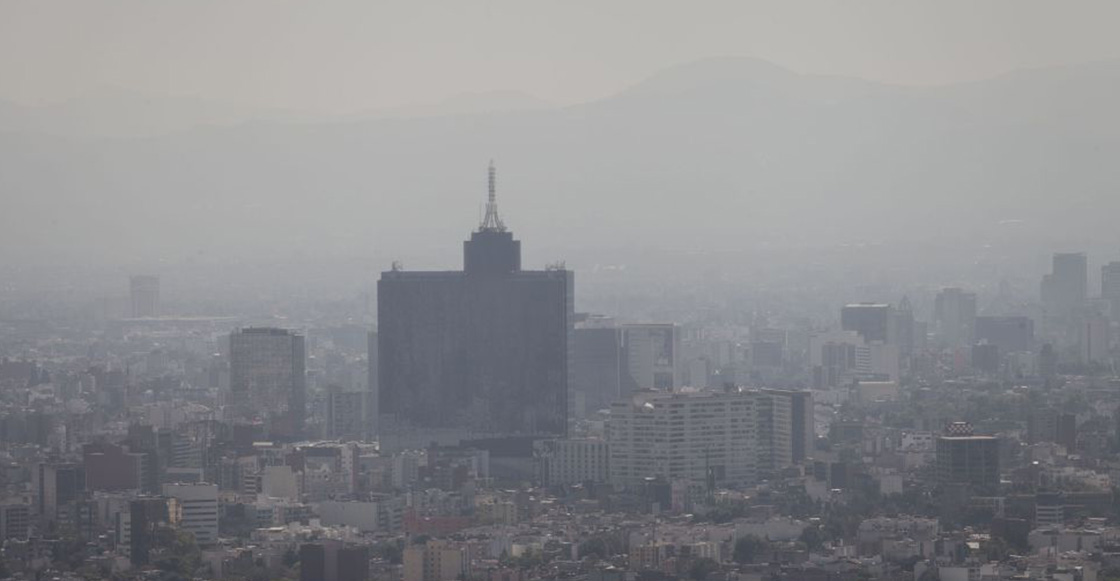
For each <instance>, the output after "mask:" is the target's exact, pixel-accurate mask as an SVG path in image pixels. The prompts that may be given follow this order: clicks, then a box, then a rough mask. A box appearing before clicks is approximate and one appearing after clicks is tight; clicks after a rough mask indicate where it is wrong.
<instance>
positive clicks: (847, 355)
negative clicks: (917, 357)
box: [809, 331, 901, 389]
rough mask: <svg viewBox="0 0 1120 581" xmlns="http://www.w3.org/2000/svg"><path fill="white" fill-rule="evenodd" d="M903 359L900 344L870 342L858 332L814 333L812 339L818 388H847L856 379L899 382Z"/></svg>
mask: <svg viewBox="0 0 1120 581" xmlns="http://www.w3.org/2000/svg"><path fill="white" fill-rule="evenodd" d="M900 359H901V357H900V354H899V349H898V346H897V345H893V344H890V343H884V342H882V341H874V342H871V343H868V342H867V341H865V340H864V339H863V337H862V336H861V335H860V334H859V333H858V332H857V331H832V332H827V333H815V334H813V335H812V336H810V338H809V365H810V368H811V369H812V372H813V386H814V387H815V388H817V389H825V388H830V387H837V386H840V385H847V384H851V383H852V382H853V381H855V380H857V379H866V380H875V381H896V380H897V379H898V378H899V373H900V366H901V362H900Z"/></svg>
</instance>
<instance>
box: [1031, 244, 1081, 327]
mask: <svg viewBox="0 0 1120 581" xmlns="http://www.w3.org/2000/svg"><path fill="white" fill-rule="evenodd" d="M1088 288H1089V266H1088V260H1087V259H1086V257H1085V253H1084V252H1069V253H1057V254H1054V259H1053V268H1052V272H1051V273H1050V274H1047V275H1045V276H1043V277H1042V284H1041V285H1040V289H1039V290H1040V294H1041V297H1042V306H1043V307H1044V308H1045V309H1046V313H1047V314H1048V315H1050V316H1054V317H1065V316H1069V315H1070V314H1072V313H1073V311H1074V310H1076V309H1077V308H1078V307H1080V306H1082V305H1084V304H1085V300H1086V299H1087V298H1088Z"/></svg>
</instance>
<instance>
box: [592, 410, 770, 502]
mask: <svg viewBox="0 0 1120 581" xmlns="http://www.w3.org/2000/svg"><path fill="white" fill-rule="evenodd" d="M757 396H758V392H744V391H733V392H710V391H705V392H678V393H667V392H642V393H639V394H637V395H635V396H634V397H633V399H632V400H631V401H626V402H616V403H615V404H613V405H612V406H611V417H610V421H609V422H608V425H607V441H608V443H609V445H610V467H609V471H610V480H611V482H612V483H613V484H615V485H616V486H639V485H641V484H642V483H643V482H644V481H645V479H646V478H650V477H658V478H663V479H665V480H666V481H673V480H692V481H699V482H707V481H708V480H709V478H711V480H714V482H715V483H716V484H718V485H725V486H726V485H745V484H749V483H752V482H754V481H755V480H756V479H757V461H758V458H757V456H758V451H757V440H758V437H757V425H758V407H757V406H758V397H757Z"/></svg>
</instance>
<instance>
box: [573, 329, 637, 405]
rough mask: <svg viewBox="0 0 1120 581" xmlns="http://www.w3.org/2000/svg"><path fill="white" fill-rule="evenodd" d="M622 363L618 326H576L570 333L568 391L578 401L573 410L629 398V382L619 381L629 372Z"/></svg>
mask: <svg viewBox="0 0 1120 581" xmlns="http://www.w3.org/2000/svg"><path fill="white" fill-rule="evenodd" d="M625 362H626V359H625V357H624V353H623V349H622V330H621V329H619V328H617V327H614V326H610V327H580V326H577V327H576V328H575V330H574V331H573V332H572V376H571V392H572V395H573V396H574V397H575V398H578V399H580V400H582V401H580V404H579V405H576V406H575V407H576V409H577V410H580V408H582V411H585V412H591V411H595V410H601V409H606V408H609V407H610V405H611V404H612V403H614V402H615V401H618V400H620V399H624V398H626V397H629V395H630V382H629V380H627V381H624V380H623V378H624V377H627V375H628V373H629V371H628V369H626V368H625ZM624 386H625V387H624ZM577 413H578V412H577Z"/></svg>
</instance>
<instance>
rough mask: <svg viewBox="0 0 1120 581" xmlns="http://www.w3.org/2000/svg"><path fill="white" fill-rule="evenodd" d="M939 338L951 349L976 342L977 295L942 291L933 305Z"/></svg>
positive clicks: (950, 289)
mask: <svg viewBox="0 0 1120 581" xmlns="http://www.w3.org/2000/svg"><path fill="white" fill-rule="evenodd" d="M933 319H934V323H936V326H937V337H938V339H940V340H941V341H942V342H943V343H945V344H946V345H948V346H950V347H968V346H970V345H972V343H973V341H975V340H976V294H975V293H970V292H965V291H963V290H961V289H959V288H947V289H942V290H941V292H939V293H937V298H936V299H935V301H934V304H933Z"/></svg>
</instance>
